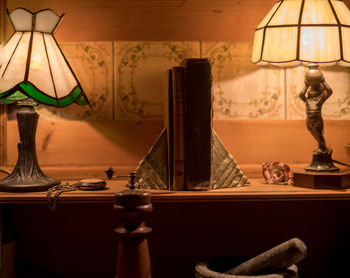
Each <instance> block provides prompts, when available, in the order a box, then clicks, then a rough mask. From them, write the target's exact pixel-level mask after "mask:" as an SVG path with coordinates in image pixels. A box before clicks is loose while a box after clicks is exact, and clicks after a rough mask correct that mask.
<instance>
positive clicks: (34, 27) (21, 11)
mask: <svg viewBox="0 0 350 278" xmlns="http://www.w3.org/2000/svg"><path fill="white" fill-rule="evenodd" d="M6 12H7V15H8V17H9V18H10V21H11V24H12V27H13V29H14V30H15V32H25V31H33V32H41V33H48V34H54V33H55V32H56V30H57V28H58V27H59V26H60V24H61V22H62V20H63V17H64V16H65V14H62V15H58V14H57V13H55V11H53V10H51V9H43V10H39V11H37V12H31V11H29V10H27V9H25V8H16V9H14V10H12V11H11V12H10V11H9V10H8V9H6ZM47 20H49V22H47ZM44 21H46V22H44Z"/></svg>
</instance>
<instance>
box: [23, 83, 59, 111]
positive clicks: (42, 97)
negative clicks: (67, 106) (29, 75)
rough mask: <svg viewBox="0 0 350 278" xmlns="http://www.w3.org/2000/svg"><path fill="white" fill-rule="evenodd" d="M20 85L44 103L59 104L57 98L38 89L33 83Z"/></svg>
mask: <svg viewBox="0 0 350 278" xmlns="http://www.w3.org/2000/svg"><path fill="white" fill-rule="evenodd" d="M19 86H20V87H21V88H22V89H23V90H24V91H25V92H26V93H27V94H28V95H30V96H31V97H32V98H33V99H35V100H37V101H39V102H41V103H44V104H49V105H54V106H57V101H56V99H55V98H52V97H49V96H47V95H45V94H43V93H42V92H40V91H39V90H37V89H36V88H35V87H34V86H33V85H32V84H30V83H21V84H19Z"/></svg>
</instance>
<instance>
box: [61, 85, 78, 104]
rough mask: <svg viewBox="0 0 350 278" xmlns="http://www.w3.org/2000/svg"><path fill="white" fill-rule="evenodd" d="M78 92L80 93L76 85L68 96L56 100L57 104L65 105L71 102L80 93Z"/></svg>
mask: <svg viewBox="0 0 350 278" xmlns="http://www.w3.org/2000/svg"><path fill="white" fill-rule="evenodd" d="M80 93H81V89H80V87H79V86H76V87H75V88H74V90H73V92H72V93H70V94H69V95H68V96H66V97H64V98H61V99H59V100H58V102H59V106H67V105H70V104H72V103H73V102H74V101H75V100H76V99H77V97H78V96H79V95H80Z"/></svg>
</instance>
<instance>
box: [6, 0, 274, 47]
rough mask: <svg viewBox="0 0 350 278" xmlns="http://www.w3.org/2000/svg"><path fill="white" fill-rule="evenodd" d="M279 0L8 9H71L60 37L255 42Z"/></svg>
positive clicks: (154, 0)
mask: <svg viewBox="0 0 350 278" xmlns="http://www.w3.org/2000/svg"><path fill="white" fill-rule="evenodd" d="M275 2H276V1H275V0H217V1H212V0H148V1H144V0H118V1H115V0H85V1H71V0H60V1H57V0H41V1H37V0H8V8H9V10H12V9H14V8H16V7H25V8H27V9H29V10H40V9H44V8H52V9H54V10H55V11H56V12H57V13H59V14H61V13H66V18H65V19H64V21H63V24H62V25H61V26H60V28H59V30H58V31H57V36H56V37H57V39H58V40H59V41H84V40H85V41H86V40H203V41H252V40H253V34H254V29H255V28H256V26H257V25H258V23H259V22H260V21H261V20H262V19H263V17H264V16H265V14H266V13H267V12H268V10H269V9H270V8H271V7H272V6H273V4H274V3H275Z"/></svg>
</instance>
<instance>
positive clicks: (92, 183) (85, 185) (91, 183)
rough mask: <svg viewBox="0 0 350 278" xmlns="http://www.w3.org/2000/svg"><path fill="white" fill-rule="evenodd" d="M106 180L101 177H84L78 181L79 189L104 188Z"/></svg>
mask: <svg viewBox="0 0 350 278" xmlns="http://www.w3.org/2000/svg"><path fill="white" fill-rule="evenodd" d="M106 185H107V183H106V181H104V180H102V179H84V180H80V181H79V183H78V188H79V189H80V190H103V189H105V188H106Z"/></svg>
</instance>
